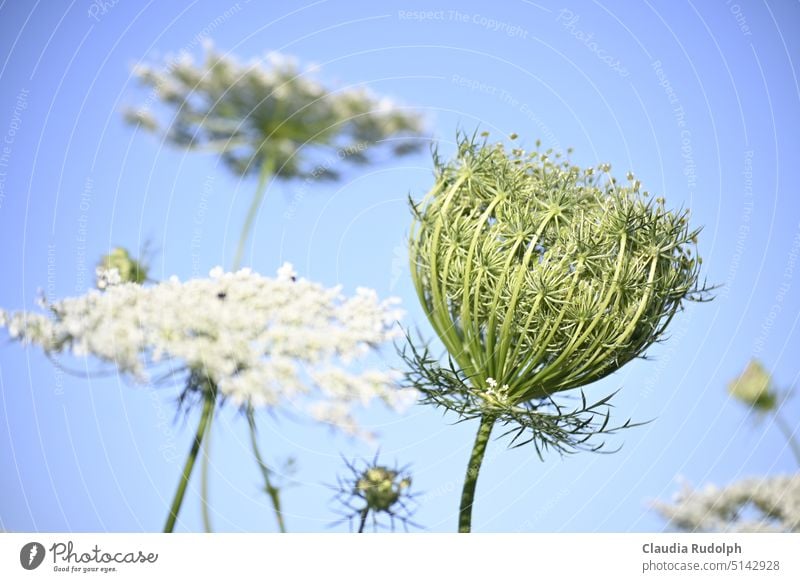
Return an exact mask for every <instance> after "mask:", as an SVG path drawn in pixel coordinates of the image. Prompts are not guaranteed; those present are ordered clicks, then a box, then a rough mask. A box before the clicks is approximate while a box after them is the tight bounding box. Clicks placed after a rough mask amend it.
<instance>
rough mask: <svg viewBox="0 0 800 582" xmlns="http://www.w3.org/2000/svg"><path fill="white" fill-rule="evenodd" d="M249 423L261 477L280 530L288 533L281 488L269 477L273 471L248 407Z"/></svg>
mask: <svg viewBox="0 0 800 582" xmlns="http://www.w3.org/2000/svg"><path fill="white" fill-rule="evenodd" d="M247 423H248V425H249V427H250V445H251V446H252V449H253V456H255V458H256V462H257V463H258V468H259V469H261V477H262V478H263V479H264V489H265V490H266V492H267V495H269V498H270V500H271V501H272V508H273V509H274V510H275V519H276V520H277V521H278V530H279V531H280V532H281V533H286V524H285V523H284V521H283V512H282V511H281V498H280V490H279V489H278V488H277V487H275V486H274V485H273V484H272V481H271V480H270V478H269V477H270V473H271V472H272V471H271V470H270V468H269V467H268V466H267V464H266V463H265V462H264V457H263V456H262V455H261V449H260V448H259V446H258V438H257V435H256V420H255V416H254V414H253V409H252V408H248V410H247Z"/></svg>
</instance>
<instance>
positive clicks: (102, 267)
mask: <svg viewBox="0 0 800 582" xmlns="http://www.w3.org/2000/svg"><path fill="white" fill-rule="evenodd" d="M97 269H98V272H100V271H103V272H105V271H110V270H112V269H116V271H117V273H118V274H119V282H120V283H139V284H142V283H144V282H145V281H146V280H147V267H146V266H145V265H143V264H142V263H141V262H139V261H137V260H136V259H134V258H133V257H131V255H130V253H129V252H128V251H127V249H124V248H122V247H116V248H114V249H113V250H112V251H111V252H110V253H108V254H107V255H104V256H103V257H102V258H101V259H100V261H99V262H98V263H97Z"/></svg>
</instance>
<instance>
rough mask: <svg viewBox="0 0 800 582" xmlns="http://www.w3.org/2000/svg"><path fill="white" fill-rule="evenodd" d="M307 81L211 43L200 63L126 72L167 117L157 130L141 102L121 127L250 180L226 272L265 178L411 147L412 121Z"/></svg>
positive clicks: (419, 126) (299, 174)
mask: <svg viewBox="0 0 800 582" xmlns="http://www.w3.org/2000/svg"><path fill="white" fill-rule="evenodd" d="M313 72H314V71H313V70H312V69H311V68H309V69H306V70H303V69H302V68H301V67H300V65H299V64H298V63H297V61H296V60H295V59H293V58H291V57H289V56H286V55H282V54H279V53H275V52H271V53H268V54H267V55H266V57H265V58H263V59H256V60H253V61H251V62H249V63H240V62H238V61H237V60H236V59H235V58H233V57H231V56H229V55H225V54H221V53H219V52H217V51H215V50H214V48H213V47H212V45H211V44H207V45H206V54H205V59H204V61H203V62H202V63H200V64H196V63H195V62H194V61H193V60H192V58H191V56H190V55H188V54H183V55H181V56H180V57H178V58H172V59H168V61H167V63H165V64H164V65H158V66H151V65H139V66H136V67H135V68H134V70H133V74H134V75H135V76H136V77H137V78H138V80H139V81H140V82H141V84H143V85H144V86H146V87H149V88H151V98H150V99H149V101H157V102H159V103H160V104H161V105H163V106H165V107H166V108H168V109H169V110H170V111H171V115H170V116H169V117H168V118H167V121H165V122H161V121H159V120H158V118H157V117H156V116H154V115H153V113H152V112H151V111H150V103H149V102H146V103H145V104H144V105H142V106H139V107H136V108H130V109H128V110H126V111H125V118H126V119H127V120H128V121H129V122H131V123H134V124H136V125H138V126H139V127H141V128H143V129H145V130H147V131H152V132H155V133H158V134H160V135H162V136H163V138H164V139H165V140H166V141H167V142H169V143H171V144H173V145H176V146H179V147H183V148H187V149H196V150H199V151H211V152H216V153H219V154H220V155H221V156H222V159H223V161H224V163H225V165H226V166H227V167H228V169H229V170H230V171H231V172H233V173H234V174H235V175H237V176H245V175H251V174H255V175H258V176H259V184H258V189H257V191H256V195H255V196H254V198H253V204H252V205H251V208H250V212H249V214H248V216H247V219H246V223H245V228H244V230H243V233H242V237H241V239H240V241H239V246H238V248H237V253H236V260H235V261H234V268H238V266H239V264H240V261H241V259H242V257H243V250H244V244H245V242H246V240H247V238H248V236H249V232H250V229H251V227H252V224H253V221H254V219H255V215H256V213H257V211H258V208H259V206H260V204H261V200H262V198H263V195H264V192H265V190H266V188H267V184H268V181H269V179H270V178H276V179H281V180H289V179H293V178H299V179H311V180H317V179H336V178H338V176H339V174H338V172H337V170H336V169H335V168H334V164H333V161H335V162H336V163H337V164H338V163H340V162H346V163H348V164H368V163H373V162H375V161H377V160H378V156H379V152H380V151H384V152H388V153H389V154H390V155H392V156H398V155H404V154H407V153H410V152H413V151H415V150H416V149H418V147H419V145H420V144H421V142H420V140H419V137H420V136H421V134H422V133H423V131H424V127H423V122H422V119H421V117H420V116H419V115H418V114H417V113H416V112H412V111H409V110H405V109H403V108H401V107H399V106H398V105H396V104H395V103H394V102H393V101H391V100H390V99H388V98H385V97H379V96H377V95H374V94H372V93H371V92H369V91H368V90H366V89H363V88H345V89H335V88H332V87H327V86H325V85H324V84H322V83H321V82H320V81H318V80H317V79H315V78H314V77H313ZM331 155H332V156H333V157H332V160H333V161H328V162H326V161H325V159H326V157H330V156H331Z"/></svg>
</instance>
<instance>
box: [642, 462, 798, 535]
mask: <svg viewBox="0 0 800 582" xmlns="http://www.w3.org/2000/svg"><path fill="white" fill-rule="evenodd" d="M653 508H654V509H655V510H656V511H657V512H658V513H660V514H661V515H662V517H664V518H666V519H668V520H669V522H670V525H672V526H673V527H676V528H678V529H680V530H684V531H694V532H728V533H731V532H800V475H772V476H768V477H753V478H747V479H742V480H740V481H736V482H735V483H732V484H730V485H726V486H724V487H716V486H714V485H707V486H706V487H703V488H702V489H692V488H691V487H690V486H689V485H688V484H686V483H684V485H683V487H682V489H681V491H679V492H678V493H676V494H675V495H674V499H673V502H672V503H668V502H663V501H657V502H655V503H654V504H653Z"/></svg>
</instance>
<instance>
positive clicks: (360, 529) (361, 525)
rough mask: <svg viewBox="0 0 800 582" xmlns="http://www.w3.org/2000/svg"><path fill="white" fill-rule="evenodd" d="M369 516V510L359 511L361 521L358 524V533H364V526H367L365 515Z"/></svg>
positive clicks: (366, 508)
mask: <svg viewBox="0 0 800 582" xmlns="http://www.w3.org/2000/svg"><path fill="white" fill-rule="evenodd" d="M368 514H369V508H368V507H365V508H364V509H362V510H361V520H360V521H359V524H358V533H364V526H365V525H367V515H368Z"/></svg>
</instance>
